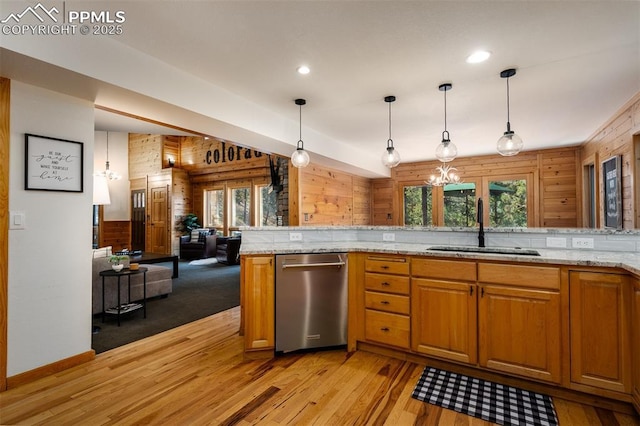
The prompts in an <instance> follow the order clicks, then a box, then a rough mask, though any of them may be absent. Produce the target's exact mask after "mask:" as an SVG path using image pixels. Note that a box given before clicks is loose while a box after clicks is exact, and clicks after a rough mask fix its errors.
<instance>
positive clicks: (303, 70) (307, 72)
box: [298, 65, 311, 75]
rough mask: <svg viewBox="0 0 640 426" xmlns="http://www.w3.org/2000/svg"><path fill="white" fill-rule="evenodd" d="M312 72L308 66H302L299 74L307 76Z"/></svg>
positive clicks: (299, 68)
mask: <svg viewBox="0 0 640 426" xmlns="http://www.w3.org/2000/svg"><path fill="white" fill-rule="evenodd" d="M310 72H311V70H310V69H309V67H308V66H306V65H301V66H299V67H298V73H300V74H303V75H305V74H309V73H310Z"/></svg>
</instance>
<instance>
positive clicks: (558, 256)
mask: <svg viewBox="0 0 640 426" xmlns="http://www.w3.org/2000/svg"><path fill="white" fill-rule="evenodd" d="M433 245H434V244H409V243H384V242H366V241H362V242H359V241H344V242H337V241H336V242H332V241H328V242H327V241H325V242H317V243H316V242H300V243H296V242H286V243H277V244H264V243H247V244H245V243H244V242H243V244H242V247H241V250H240V253H241V254H242V255H259V254H287V253H329V252H370V253H385V254H401V255H412V256H415V255H420V256H427V257H440V258H457V259H477V260H504V261H509V262H523V263H539V264H555V265H570V266H573V265H574V266H596V267H597V266H599V267H606V268H620V269H623V270H626V271H628V272H630V273H632V274H635V275H638V276H639V277H640V253H637V252H612V251H594V250H562V249H555V250H553V249H537V248H536V250H537V251H538V252H539V253H540V256H526V255H511V254H495V253H469V252H446V251H444V252H443V251H434V250H429V247H431V246H433Z"/></svg>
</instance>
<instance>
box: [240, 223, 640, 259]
mask: <svg viewBox="0 0 640 426" xmlns="http://www.w3.org/2000/svg"><path fill="white" fill-rule="evenodd" d="M325 241H326V242H334V243H335V242H375V243H390V244H393V243H399V244H402V243H405V244H424V245H425V246H431V245H452V246H477V245H478V231H477V230H471V229H468V228H411V227H380V226H376V227H372V226H350V227H262V228H252V227H246V228H243V229H242V242H243V244H245V243H251V244H275V245H280V244H283V245H284V244H292V243H298V244H299V243H303V244H304V243H314V244H317V243H322V242H325ZM485 244H486V246H487V247H509V248H515V247H520V248H532V249H552V250H589V251H606V252H628V253H629V252H640V232H639V231H635V230H634V231H613V230H591V229H569V228H567V229H555V228H552V229H542V228H533V229H527V228H500V229H491V228H488V229H485Z"/></svg>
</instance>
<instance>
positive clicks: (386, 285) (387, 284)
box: [380, 281, 391, 287]
mask: <svg viewBox="0 0 640 426" xmlns="http://www.w3.org/2000/svg"><path fill="white" fill-rule="evenodd" d="M380 285H383V286H385V287H388V286H390V285H391V284H389V283H388V282H386V281H385V282H383V283H380Z"/></svg>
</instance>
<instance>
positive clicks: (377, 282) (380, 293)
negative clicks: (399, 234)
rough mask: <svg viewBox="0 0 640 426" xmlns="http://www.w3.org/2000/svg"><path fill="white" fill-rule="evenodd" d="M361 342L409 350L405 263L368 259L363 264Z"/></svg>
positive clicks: (403, 259) (385, 258)
mask: <svg viewBox="0 0 640 426" xmlns="http://www.w3.org/2000/svg"><path fill="white" fill-rule="evenodd" d="M364 269H365V273H364V308H365V309H364V338H365V340H368V341H371V342H377V343H383V344H386V345H391V346H397V347H401V348H407V349H408V348H409V337H410V334H409V333H410V320H409V314H410V302H409V259H408V258H407V257H403V256H376V255H368V256H367V257H366V258H365V260H364Z"/></svg>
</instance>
